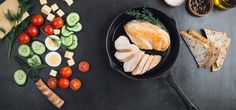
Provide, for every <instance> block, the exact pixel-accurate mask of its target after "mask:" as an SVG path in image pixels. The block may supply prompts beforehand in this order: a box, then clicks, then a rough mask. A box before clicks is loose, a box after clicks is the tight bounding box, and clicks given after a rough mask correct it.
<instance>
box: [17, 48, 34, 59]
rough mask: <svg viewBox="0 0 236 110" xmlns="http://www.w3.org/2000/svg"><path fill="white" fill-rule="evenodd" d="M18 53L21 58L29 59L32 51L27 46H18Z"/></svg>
mask: <svg viewBox="0 0 236 110" xmlns="http://www.w3.org/2000/svg"><path fill="white" fill-rule="evenodd" d="M18 53H19V55H20V56H22V57H29V56H30V54H31V53H32V51H31V49H30V47H29V46H28V45H20V46H19V48H18Z"/></svg>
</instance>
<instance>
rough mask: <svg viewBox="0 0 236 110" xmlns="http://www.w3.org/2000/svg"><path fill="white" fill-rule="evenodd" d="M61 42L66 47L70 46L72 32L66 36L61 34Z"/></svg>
mask: <svg viewBox="0 0 236 110" xmlns="http://www.w3.org/2000/svg"><path fill="white" fill-rule="evenodd" d="M61 43H62V44H63V45H64V46H66V47H68V46H70V45H71V44H72V43H73V34H71V35H70V36H68V37H64V36H61Z"/></svg>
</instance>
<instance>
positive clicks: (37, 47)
mask: <svg viewBox="0 0 236 110" xmlns="http://www.w3.org/2000/svg"><path fill="white" fill-rule="evenodd" d="M31 47H32V49H33V51H34V53H36V54H38V55H42V54H44V53H45V52H46V47H45V45H44V44H43V43H42V42H40V41H34V42H33V43H32V44H31Z"/></svg>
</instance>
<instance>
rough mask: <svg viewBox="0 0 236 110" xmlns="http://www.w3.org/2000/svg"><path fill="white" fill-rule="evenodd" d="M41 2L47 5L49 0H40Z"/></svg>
mask: <svg viewBox="0 0 236 110" xmlns="http://www.w3.org/2000/svg"><path fill="white" fill-rule="evenodd" d="M39 2H40V4H41V5H46V4H47V3H48V1H47V0H39Z"/></svg>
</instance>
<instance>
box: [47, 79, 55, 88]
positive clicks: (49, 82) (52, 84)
mask: <svg viewBox="0 0 236 110" xmlns="http://www.w3.org/2000/svg"><path fill="white" fill-rule="evenodd" d="M47 83H48V87H49V88H51V89H55V88H56V87H57V78H49V79H48V82H47Z"/></svg>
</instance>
